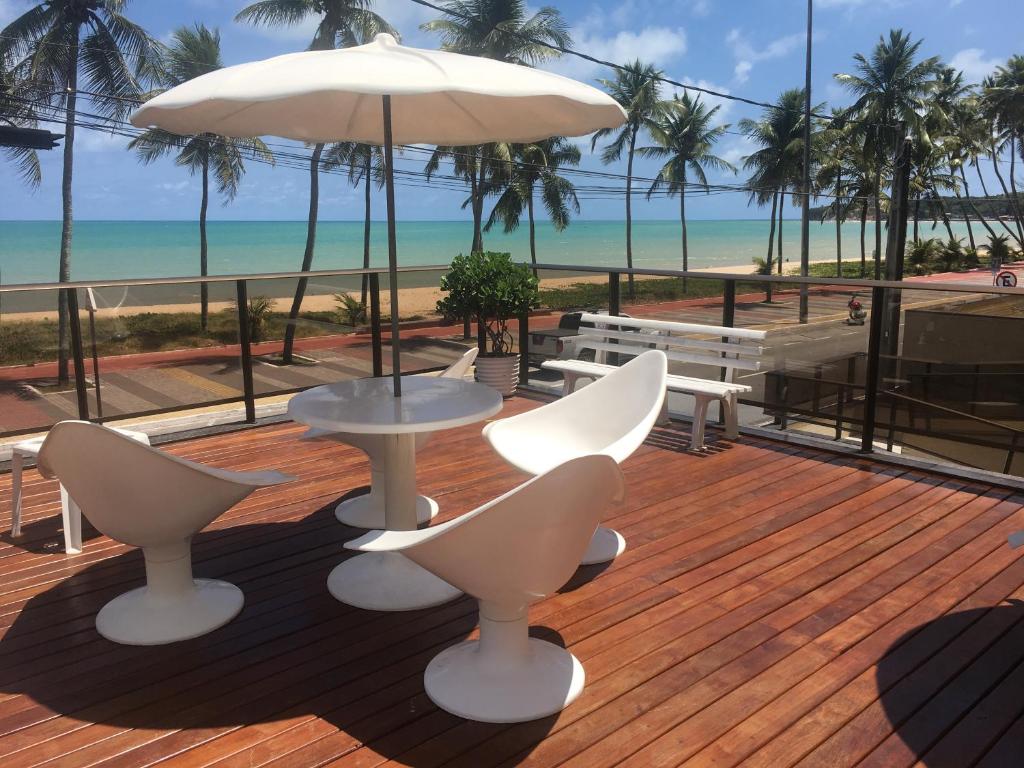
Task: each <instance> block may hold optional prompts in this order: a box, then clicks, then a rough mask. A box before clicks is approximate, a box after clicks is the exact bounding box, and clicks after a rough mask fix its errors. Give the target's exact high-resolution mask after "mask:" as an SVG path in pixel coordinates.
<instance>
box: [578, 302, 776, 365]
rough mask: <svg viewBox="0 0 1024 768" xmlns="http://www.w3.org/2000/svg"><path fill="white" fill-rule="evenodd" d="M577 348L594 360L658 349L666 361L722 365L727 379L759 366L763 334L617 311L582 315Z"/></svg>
mask: <svg viewBox="0 0 1024 768" xmlns="http://www.w3.org/2000/svg"><path fill="white" fill-rule="evenodd" d="M580 321H581V323H592V324H593V326H594V327H592V328H590V327H586V326H584V325H581V326H580V329H579V333H580V336H579V337H578V338H577V339H576V349H577V350H582V349H592V350H594V351H595V353H596V359H597V361H598V362H604V358H606V357H607V355H608V354H609V353H618V354H624V355H639V354H641V353H642V352H644V351H646V350H648V349H660V350H662V351H663V352H664V353H665V354H666V355H667V356H668V359H669V360H670V361H674V362H680V363H695V364H698V365H710V366H715V367H719V368H724V369H725V370H726V373H727V376H726V378H727V380H729V381H733V380H734V379H735V377H736V374H737V372H738V371H759V370H761V362H760V358H761V355H762V354H763V353H764V347H763V346H761V344H760V342H762V341H764V339H765V337H766V336H767V334H766V333H765V332H764V331H752V330H748V329H746V328H727V327H724V326H717V325H699V324H696V323H673V322H669V321H666V320H647V319H642V318H635V317H620V316H617V315H594V314H590V313H584V314H583V315H582V316H581V317H580Z"/></svg>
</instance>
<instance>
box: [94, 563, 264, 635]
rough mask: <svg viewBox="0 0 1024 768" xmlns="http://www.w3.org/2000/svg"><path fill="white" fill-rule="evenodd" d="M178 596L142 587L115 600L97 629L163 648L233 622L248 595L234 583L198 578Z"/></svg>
mask: <svg viewBox="0 0 1024 768" xmlns="http://www.w3.org/2000/svg"><path fill="white" fill-rule="evenodd" d="M193 584H194V588H192V589H185V590H182V591H181V592H180V593H178V594H173V595H170V594H161V595H157V594H154V593H153V590H152V589H151V588H150V587H139V588H138V589H133V590H132V591H130V592H125V593H124V594H123V595H120V596H118V597H115V598H114V599H113V600H111V601H110V602H109V603H107V604H106V605H104V606H103V608H102V609H101V610H100V612H99V613H98V614H97V615H96V630H97V631H98V632H99V633H100V634H101V635H102V636H103V637H105V638H107V640H112V641H113V642H115V643H122V644H124V645H163V644H164V643H176V642H178V641H180V640H190V639H192V638H193V637H199V636H200V635H205V634H206V633H207V632H212V631H213V630H215V629H217V628H218V627H222V626H224V625H225V624H227V623H228V622H229V621H231V620H232V619H233V618H235V616H237V615H238V613H239V611H241V610H242V605H243V604H244V603H245V596H244V595H243V594H242V590H240V589H239V588H238V587H236V586H235V585H234V584H229V583H227V582H226V581H216V580H214V579H195V580H194V582H193Z"/></svg>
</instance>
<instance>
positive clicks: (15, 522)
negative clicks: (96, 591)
mask: <svg viewBox="0 0 1024 768" xmlns="http://www.w3.org/2000/svg"><path fill="white" fill-rule="evenodd" d="M112 429H114V431H115V432H119V433H120V434H122V435H124V436H125V437H130V438H131V439H132V440H135V441H136V442H139V443H143V444H144V445H149V435H147V434H146V433H145V432H134V431H132V430H130V429H117V428H115V427H112ZM45 439H46V437H45V436H43V437H33V438H30V439H28V440H22V441H21V442H20V443H15V444H14V445H12V446H11V501H12V506H11V538H17V537H18V536H20V535H21V501H22V496H21V476H22V472H23V470H24V467H25V459H34V458H36V457H37V456H39V449H40V448H42V447H43V440H45ZM60 512H61V518H62V519H63V524H64V551H65V552H66V553H67V554H69V555H78V554H81V552H82V510H80V509H79V508H78V505H77V504H76V503H75V500H74V499H72V498H71V497H70V496H69V495H68V491H67V489H66V488H65V487H64V486H63V485H61V486H60Z"/></svg>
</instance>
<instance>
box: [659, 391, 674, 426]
mask: <svg viewBox="0 0 1024 768" xmlns="http://www.w3.org/2000/svg"><path fill="white" fill-rule="evenodd" d="M669 421H670V419H669V417H668V392H666V393H665V399H664V400H662V401H661V413H659V414H658V420H657V421H656V422H655V424H657V425H658V426H659V427H663V426H665V425H666V424H668V423H669Z"/></svg>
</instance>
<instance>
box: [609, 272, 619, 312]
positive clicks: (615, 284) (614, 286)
mask: <svg viewBox="0 0 1024 768" xmlns="http://www.w3.org/2000/svg"><path fill="white" fill-rule="evenodd" d="M619 299H620V288H619V273H618V272H609V273H608V314H609V315H619V314H622V305H621V304H620V303H619Z"/></svg>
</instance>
